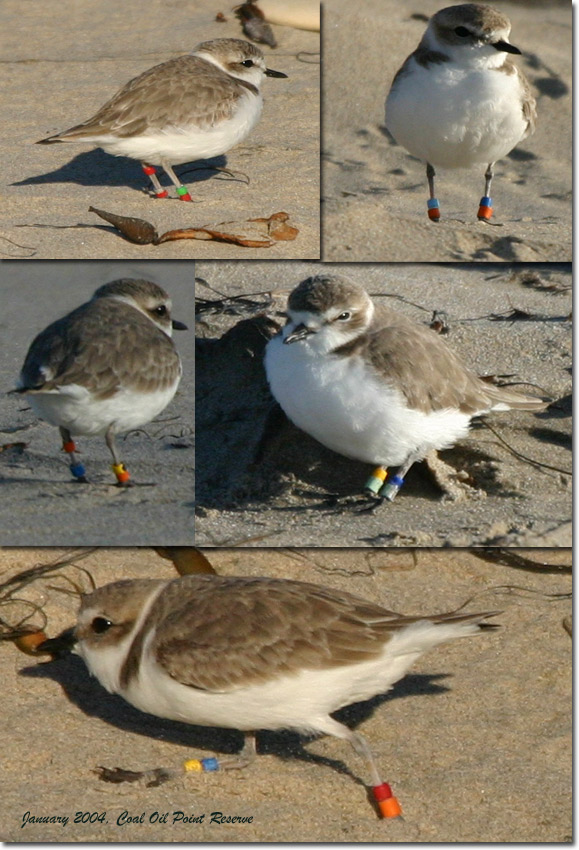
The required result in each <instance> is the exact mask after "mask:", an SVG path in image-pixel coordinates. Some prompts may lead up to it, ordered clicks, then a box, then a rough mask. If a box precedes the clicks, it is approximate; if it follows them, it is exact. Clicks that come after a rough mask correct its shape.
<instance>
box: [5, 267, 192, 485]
mask: <svg viewBox="0 0 579 850" xmlns="http://www.w3.org/2000/svg"><path fill="white" fill-rule="evenodd" d="M170 310H171V300H170V299H169V296H168V295H167V293H166V292H165V291H164V290H163V289H161V287H160V286H157V285H156V284H155V283H150V282H149V281H148V280H129V279H125V280H114V281H112V282H111V283H106V284H105V285H104V286H101V287H99V289H97V291H96V292H95V293H94V295H93V297H92V299H91V300H90V301H88V302H87V303H86V304H82V305H81V306H80V307H78V308H77V309H76V310H73V311H72V313H68V315H66V316H63V318H62V319H58V320H57V321H56V322H53V323H52V324H51V325H49V326H48V327H47V328H46V329H45V330H44V331H42V332H41V333H40V334H39V335H38V336H37V337H36V339H35V340H34V341H33V342H32V344H31V346H30V348H29V350H28V354H27V355H26V359H25V361H24V366H23V367H22V371H21V373H20V379H19V381H18V385H17V388H16V390H13V392H18V393H26V397H27V400H28V401H29V403H30V406H31V407H32V409H33V410H34V412H35V413H36V414H37V415H38V416H39V417H40V418H41V419H44V420H46V421H47V422H49V423H50V424H51V425H56V426H57V427H58V428H59V429H60V434H61V437H62V442H63V449H64V451H65V452H67V454H68V456H69V458H70V470H71V472H72V474H73V476H74V478H75V479H76V480H77V481H82V482H86V478H85V470H84V467H83V465H82V464H81V463H80V462H79V460H78V458H77V457H76V454H75V453H76V446H75V444H74V442H73V439H72V437H73V435H77V434H78V435H85V436H93V435H95V434H104V437H105V440H106V444H107V446H108V447H109V449H110V451H111V454H112V456H113V472H114V473H115V476H116V478H117V481H118V483H119V484H120V485H121V486H126V485H128V484H129V480H130V476H129V473H128V471H127V469H126V467H125V465H124V464H123V463H122V462H121V460H120V458H119V454H118V450H117V448H116V445H115V434H117V433H119V432H121V431H129V430H131V429H133V428H140V427H141V426H143V425H145V424H146V423H147V422H150V421H151V420H152V419H154V418H155V416H157V415H158V414H159V413H160V412H161V411H162V410H164V408H165V407H166V406H167V405H168V404H169V402H170V401H171V399H172V398H173V396H174V395H175V393H176V391H177V387H178V385H179V381H180V380H181V360H180V358H179V355H178V354H177V351H176V349H175V345H174V343H173V340H172V339H171V333H172V329H173V328H175V329H177V330H182V329H185V328H186V325H184V324H183V323H182V322H177V321H175V320H172V319H171V313H170Z"/></svg>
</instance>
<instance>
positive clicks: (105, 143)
mask: <svg viewBox="0 0 579 850" xmlns="http://www.w3.org/2000/svg"><path fill="white" fill-rule="evenodd" d="M262 103H263V102H262V97H261V94H258V95H255V94H254V93H253V92H250V91H246V92H244V94H243V95H242V96H241V98H240V99H239V103H238V107H237V110H236V111H235V114H234V115H233V117H232V118H229V119H227V120H224V121H220V122H219V123H217V124H214V125H213V126H204V127H199V126H198V125H195V124H192V123H187V122H183V126H177V123H178V122H177V121H176V122H175V124H174V125H173V126H170V127H167V128H166V129H164V130H148V131H147V132H145V133H143V134H141V135H139V136H132V137H127V138H119V137H116V136H103V137H100V138H99V139H98V140H95V141H96V143H97V144H98V145H100V147H102V148H103V150H105V151H106V152H107V153H111V154H114V155H115V156H128V157H132V158H133V159H138V160H140V161H142V162H148V163H150V164H152V165H161V164H162V162H163V161H165V162H167V163H169V165H179V164H180V163H182V162H192V161H194V160H196V159H207V158H209V157H213V156H219V155H220V154H223V153H226V152H227V151H228V150H229V149H230V148H232V147H233V146H234V145H236V144H238V143H239V142H240V141H242V140H243V139H244V138H245V137H246V136H247V135H248V133H249V132H250V131H251V130H252V129H253V127H254V126H255V125H256V124H257V122H258V120H259V117H260V115H261V108H262Z"/></svg>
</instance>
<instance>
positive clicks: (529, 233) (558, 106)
mask: <svg viewBox="0 0 579 850" xmlns="http://www.w3.org/2000/svg"><path fill="white" fill-rule="evenodd" d="M443 5H444V4H442V3H441V2H440V0H424V2H422V3H407V2H404V0H363V2H359V3H351V2H348V0H332V2H331V3H328V4H327V6H326V9H325V13H326V14H325V19H324V23H325V27H324V118H323V122H324V123H323V127H324V166H323V185H324V254H323V256H324V259H325V260H331V261H351V262H354V261H366V260H367V261H374V262H375V261H393V262H437V261H461V260H462V261H465V260H473V261H478V262H494V261H497V260H499V261H508V262H509V261H521V262H544V261H550V262H553V261H562V260H563V261H565V260H570V259H571V256H572V254H571V182H572V180H571V165H572V142H571V130H572V118H571V109H572V104H571V75H572V46H571V33H572V30H571V25H572V24H571V16H572V12H571V3H568V2H563V3H553V2H537V3H531V4H528V3H526V2H522V3H513V2H501V0H499V2H497V3H496V4H495V5H496V6H497V8H500V9H501V11H503V12H504V13H505V14H506V15H507V16H508V17H509V18H510V19H511V22H512V32H511V37H510V38H511V41H512V43H513V44H515V45H517V47H519V48H520V49H521V50H522V52H523V56H521V57H520V58H519V60H518V64H519V66H520V67H521V69H522V70H523V71H524V73H525V74H526V75H527V76H528V78H529V80H530V82H531V85H532V90H533V94H534V96H535V97H536V99H537V110H538V119H537V130H536V133H535V134H534V135H533V136H530V137H529V138H527V139H524V140H523V141H522V142H521V143H520V144H519V145H518V147H517V148H516V149H515V150H514V151H513V152H512V153H511V154H510V155H509V156H508V157H507V158H506V159H504V160H503V161H501V162H499V163H497V166H496V169H495V175H496V179H495V180H494V182H493V188H492V198H493V202H494V207H495V213H494V216H493V219H492V220H493V222H494V224H495V225H500V226H491V225H488V224H486V223H484V222H479V221H477V218H476V213H477V210H478V203H479V199H480V197H481V195H482V194H483V189H484V178H483V172H484V167H483V168H479V169H478V170H477V169H475V168H473V169H471V170H464V169H457V170H449V169H446V170H444V169H440V170H439V171H438V179H437V189H436V191H437V195H438V198H439V200H440V204H441V215H442V218H441V220H440V222H438V223H432V222H430V221H429V220H428V217H427V214H426V199H427V197H428V187H427V183H426V177H425V170H424V166H423V164H422V163H420V162H419V160H417V159H415V158H413V157H411V156H410V155H409V154H408V153H407V152H406V151H405V150H404V148H402V147H399V146H397V145H395V144H394V143H393V142H392V140H391V139H389V138H388V136H387V134H386V133H385V130H384V123H385V117H384V101H385V98H386V94H387V92H388V90H389V88H390V84H391V81H392V79H393V77H394V75H395V73H396V71H397V70H398V68H399V67H400V65H401V64H402V63H403V61H404V59H405V58H406V56H407V55H408V54H409V53H411V52H412V51H413V50H414V49H415V47H416V46H417V44H418V42H419V41H420V38H421V36H422V33H423V32H424V29H425V27H426V22H425V16H430V15H431V14H433V13H434V12H436V11H437V10H438V9H440V8H441V7H442V6H443ZM345 55H347V57H348V61H347V62H346V63H345V62H344V56H345Z"/></svg>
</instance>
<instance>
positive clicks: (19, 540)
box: [0, 262, 194, 546]
mask: <svg viewBox="0 0 579 850" xmlns="http://www.w3.org/2000/svg"><path fill="white" fill-rule="evenodd" d="M120 277H135V278H146V279H147V280H153V281H154V282H155V283H158V284H160V285H161V286H163V287H164V288H165V289H166V290H167V291H168V292H169V294H170V295H171V296H172V299H173V315H174V317H175V318H176V319H180V320H181V321H183V322H185V324H187V325H188V327H189V330H188V331H182V332H181V331H179V332H176V333H175V336H174V339H175V344H176V346H177V349H178V351H179V353H180V356H181V359H182V361H183V378H182V381H181V384H180V386H179V389H178V391H177V395H176V396H175V398H174V399H173V401H172V402H171V403H170V404H169V406H168V407H167V408H166V409H165V410H164V411H163V412H162V413H161V414H160V415H159V416H158V417H157V419H156V420H155V421H154V422H152V423H150V424H149V425H146V426H145V427H144V428H142V429H139V430H138V431H132V432H130V434H128V435H126V436H125V435H120V436H119V438H118V439H117V444H118V446H119V448H120V450H121V451H122V453H123V460H124V462H125V463H126V465H127V467H128V469H129V471H130V473H131V476H132V480H133V482H134V486H133V487H131V488H128V489H122V488H119V487H117V486H115V483H114V482H115V479H114V476H113V473H112V472H111V468H110V465H111V457H110V453H109V450H108V449H107V447H106V445H105V441H104V438H103V437H79V438H78V439H77V445H78V447H79V449H80V451H81V459H82V461H83V463H84V465H85V467H86V469H87V474H88V477H89V479H90V483H89V484H79V483H78V482H76V481H74V479H73V478H72V477H71V475H70V472H69V469H68V462H67V460H66V458H65V456H64V454H63V452H62V451H61V450H60V449H61V442H60V437H59V434H58V430H57V429H56V428H54V427H53V426H51V425H48V424H46V423H44V422H40V421H39V420H38V419H37V418H36V416H35V415H34V413H33V412H32V410H31V409H30V407H29V405H28V404H27V402H26V399H25V398H23V397H21V396H18V395H7V392H8V391H9V390H10V389H12V388H13V387H14V385H15V382H16V379H17V377H18V374H19V372H20V369H21V366H22V363H23V362H24V357H25V355H26V352H27V350H28V346H29V345H30V343H31V342H32V340H33V338H34V337H35V336H36V334H37V333H39V332H40V331H41V330H43V328H45V327H46V326H47V325H48V324H50V323H51V322H52V321H54V320H55V319H58V318H60V317H61V316H63V315H65V314H66V313H68V312H70V311H71V310H73V309H74V308H75V307H78V306H80V304H83V303H84V302H85V301H87V300H88V299H89V298H90V297H91V295H92V294H93V292H94V291H95V289H97V287H98V286H100V285H101V284H103V283H107V282H108V281H111V280H115V279H117V278H120ZM0 294H1V301H2V317H1V320H0V325H1V329H2V339H3V347H2V353H1V357H0V385H1V390H2V392H1V393H0V437H1V440H0V442H1V443H2V444H7V443H21V442H25V443H26V447H25V448H24V450H21V449H18V448H13V449H7V450H4V451H2V452H0V483H1V484H2V499H1V500H0V542H1V543H2V544H3V545H11V546H33V545H37V546H54V545H77V544H78V543H82V544H84V545H87V546H88V545H103V544H107V543H108V544H113V543H114V544H116V545H125V546H128V545H133V546H138V545H146V544H148V543H154V544H156V545H158V546H161V545H168V544H174V545H179V544H181V545H186V544H190V543H192V542H193V489H194V481H193V477H194V475H193V469H194V446H193V396H194V367H193V359H194V355H193V339H194V337H193V322H194V318H193V264H192V263H191V262H184V263H175V262H173V263H147V264H144V263H141V264H138V263H123V264H120V263H113V262H110V263H83V264H82V265H79V264H78V263H55V262H41V263H25V264H23V263H8V262H3V263H2V264H1V265H0Z"/></svg>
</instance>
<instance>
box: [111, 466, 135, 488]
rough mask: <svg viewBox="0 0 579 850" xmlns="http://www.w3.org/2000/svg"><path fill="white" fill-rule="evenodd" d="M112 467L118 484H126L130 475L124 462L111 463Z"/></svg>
mask: <svg viewBox="0 0 579 850" xmlns="http://www.w3.org/2000/svg"><path fill="white" fill-rule="evenodd" d="M112 467H113V472H114V473H115V475H116V478H117V481H118V482H119V484H126V483H127V481H129V480H130V478H131V476H130V475H129V471H128V469H127V468H126V466H125V464H124V463H113V464H112Z"/></svg>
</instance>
